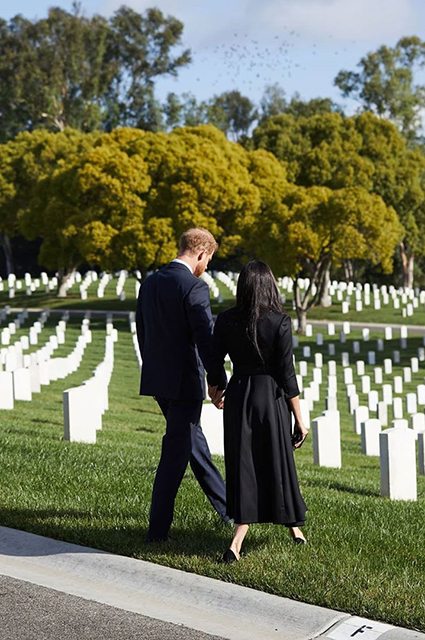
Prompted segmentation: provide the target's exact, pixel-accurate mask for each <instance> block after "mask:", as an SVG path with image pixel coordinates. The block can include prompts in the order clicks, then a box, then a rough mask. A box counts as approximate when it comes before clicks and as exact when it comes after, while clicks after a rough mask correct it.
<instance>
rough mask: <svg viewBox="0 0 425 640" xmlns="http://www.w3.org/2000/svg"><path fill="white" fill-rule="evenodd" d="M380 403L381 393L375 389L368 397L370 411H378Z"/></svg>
mask: <svg viewBox="0 0 425 640" xmlns="http://www.w3.org/2000/svg"><path fill="white" fill-rule="evenodd" d="M378 403H379V393H378V392H377V391H376V390H375V389H374V390H372V391H369V393H368V395H367V406H368V407H369V411H377V410H378Z"/></svg>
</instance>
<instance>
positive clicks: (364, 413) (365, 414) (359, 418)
mask: <svg viewBox="0 0 425 640" xmlns="http://www.w3.org/2000/svg"><path fill="white" fill-rule="evenodd" d="M353 414H354V432H355V433H357V434H359V435H360V433H361V428H360V425H361V423H362V422H365V421H366V420H369V409H368V407H365V406H360V407H357V409H354V412H353Z"/></svg>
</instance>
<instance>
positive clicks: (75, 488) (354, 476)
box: [0, 316, 425, 631]
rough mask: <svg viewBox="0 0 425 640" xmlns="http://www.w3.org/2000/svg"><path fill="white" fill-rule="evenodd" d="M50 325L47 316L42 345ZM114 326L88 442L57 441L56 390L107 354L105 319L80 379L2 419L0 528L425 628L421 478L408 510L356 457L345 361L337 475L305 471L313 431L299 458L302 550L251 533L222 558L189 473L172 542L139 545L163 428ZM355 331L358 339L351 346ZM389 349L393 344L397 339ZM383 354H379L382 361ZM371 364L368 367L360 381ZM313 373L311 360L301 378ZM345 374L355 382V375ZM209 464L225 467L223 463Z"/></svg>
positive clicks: (223, 539) (74, 331) (275, 532)
mask: <svg viewBox="0 0 425 640" xmlns="http://www.w3.org/2000/svg"><path fill="white" fill-rule="evenodd" d="M33 320H34V317H33V316H31V319H30V321H27V323H26V325H25V327H23V328H22V329H21V332H22V331H28V327H29V325H30V322H33ZM56 321H57V320H55V321H53V320H51V319H49V321H48V323H47V325H46V327H45V329H44V332H43V334H42V336H43V340H45V339H48V336H49V333H51V332H52V331H53V326H54V324H55V323H56ZM114 325H115V326H116V327H117V328H118V330H119V341H118V343H116V345H115V368H114V373H113V376H112V380H111V384H110V387H109V397H110V410H109V411H108V412H107V413H106V414H105V416H104V419H103V429H102V431H100V432H98V441H97V444H96V445H84V444H76V443H72V444H71V443H68V442H64V441H63V439H62V436H63V418H62V391H63V389H66V388H69V387H71V386H75V385H77V384H79V383H81V382H82V381H83V380H84V379H86V378H88V377H89V376H90V375H91V372H92V370H93V369H94V367H95V366H96V365H97V364H98V363H99V362H100V361H101V360H102V358H103V353H104V337H105V323H104V320H102V321H100V320H94V321H92V322H91V329H92V333H93V342H92V343H91V344H89V345H88V346H87V349H86V351H85V354H84V357H83V360H82V364H81V367H80V369H79V370H78V371H77V372H76V373H74V374H72V375H70V376H69V377H68V378H67V379H65V380H62V381H57V382H53V383H52V384H51V385H50V386H49V387H44V388H43V389H42V392H41V394H37V395H35V396H34V399H33V401H32V402H17V403H16V405H15V410H14V411H2V412H0V522H1V524H2V525H5V526H10V527H14V528H17V529H23V530H26V531H31V532H34V533H38V534H41V535H46V536H49V537H52V538H57V539H61V540H66V541H69V542H74V543H78V544H83V545H87V546H91V547H95V548H98V549H103V550H106V551H110V552H114V553H119V554H123V555H128V556H132V557H136V558H142V559H145V560H149V561H152V562H156V563H160V564H164V565H168V566H171V567H176V568H178V569H183V570H185V571H191V572H194V573H199V574H202V575H206V576H210V577H213V578H218V579H220V580H225V581H228V582H234V583H237V584H241V585H245V586H248V587H253V588H256V589H261V590H264V591H267V592H269V593H274V594H277V595H280V596H287V597H289V598H293V599H297V600H301V601H304V602H310V603H314V604H317V605H322V606H325V607H332V608H335V609H340V610H343V611H347V612H350V613H355V614H358V615H361V616H366V617H370V618H374V619H378V620H382V621H386V622H389V623H393V624H399V625H404V626H408V627H411V628H416V629H420V630H422V631H425V589H424V575H425V573H424V570H425V566H424V564H425V562H424V548H425V527H424V522H425V478H424V477H418V494H419V499H418V501H417V502H415V503H409V502H392V501H390V500H388V499H384V498H381V497H380V472H379V459H378V458H370V457H368V458H367V457H365V456H363V455H362V454H361V447H360V436H357V435H356V434H355V433H354V431H353V421H352V417H351V416H350V415H349V414H348V409H347V400H346V397H345V387H344V384H343V378H342V367H338V402H339V408H340V411H341V423H342V462H343V467H342V469H341V470H335V469H324V468H319V467H317V466H314V465H313V462H312V458H313V455H312V441H311V437H310V438H308V439H307V441H306V443H305V445H304V446H303V447H302V448H301V449H300V450H299V451H297V452H296V454H295V455H296V461H297V468H298V473H299V480H300V485H301V489H302V493H303V495H304V498H305V500H306V502H307V505H308V507H309V511H308V514H307V515H308V521H307V525H306V527H305V534H306V537H307V538H308V540H309V544H308V545H307V546H306V547H295V546H294V545H293V544H292V542H291V540H290V537H289V534H288V532H287V531H286V529H285V528H283V527H279V526H273V525H254V526H252V527H251V528H250V531H249V533H248V536H247V540H246V544H245V546H244V556H243V558H242V560H241V562H239V563H238V564H236V565H231V566H226V565H223V564H220V563H219V559H220V557H221V554H222V553H223V551H224V550H225V549H226V547H227V545H228V542H229V538H230V535H231V530H230V528H228V527H224V526H223V525H222V524H221V522H220V521H219V520H218V517H217V516H216V515H215V513H214V512H213V511H212V509H211V507H210V505H209V503H208V502H207V500H206V498H205V496H204V495H203V493H202V491H201V490H200V488H199V486H198V484H197V483H196V481H195V479H194V477H193V475H192V473H191V471H190V470H189V471H188V472H187V473H186V475H185V478H184V480H183V483H182V486H181V489H180V491H179V494H178V498H177V502H176V509H175V519H174V526H173V535H174V536H175V537H176V538H177V542H176V543H173V544H172V545H168V546H160V545H154V546H148V545H146V544H145V542H144V537H145V534H146V530H147V524H148V512H149V504H150V494H151V489H152V483H153V479H154V474H155V470H156V465H157V462H158V458H159V453H160V445H161V438H162V434H163V430H164V421H163V418H162V416H161V415H160V412H159V410H158V407H157V405H156V403H155V402H154V400H153V399H151V398H140V397H139V396H138V386H139V372H138V368H137V364H136V358H135V355H134V352H133V347H132V341H131V334H130V333H129V328H128V321H127V320H124V319H119V320H116V321H114ZM79 328H80V320H78V321H77V320H73V319H71V320H70V322H69V324H68V330H67V334H66V344H65V345H63V346H60V347H59V349H58V350H57V352H56V353H55V355H57V356H61V355H66V354H67V353H69V352H70V351H71V350H72V348H73V346H74V343H75V340H76V339H77V336H78V333H79ZM359 335H360V334H359V333H353V335H352V336H350V340H351V339H358V337H359ZM377 336H378V337H381V336H382V332H379V333H375V334H373V335H372V336H371V341H370V342H369V343H362V353H363V354H364V353H366V351H367V350H370V349H371V348H372V345H374V340H375V338H376V337H377ZM18 337H19V334H18ZM301 342H302V344H305V343H308V340H307V339H305V338H304V339H302V341H301ZM309 343H310V344H312V342H311V339H310V342H309ZM335 344H337V341H336V340H335ZM420 344H422V338H419V337H418V338H411V339H409V348H408V349H407V350H405V351H403V352H402V358H403V362H402V365H403V364H406V365H407V364H409V362H410V360H409V358H410V357H411V356H412V355H416V349H417V346H419V345H420ZM392 348H398V340H394V345H392V346H391V349H392ZM312 350H313V352H314V347H313V349H312ZM343 350H346V351H349V352H350V353H351V352H352V349H351V343H350V342H348V343H347V344H346V345H339V344H337V355H336V357H335V359H336V360H337V362H338V363H340V353H341V351H343ZM300 353H301V348H299V349H296V355H297V359H301V356H300ZM385 355H387V354H385ZM357 357H359V356H357ZM383 357H384V354H380V353H377V358H378V364H379V363H380V361H381V360H382V359H383ZM324 359H325V361H327V360H329V359H330V358H329V356H325V358H324ZM312 360H313V359H312V358H311V359H310V362H312ZM353 368H354V367H353ZM372 369H373V367H366V373H370V372H371V370H372ZM311 372H312V365H310V366H309V376H311ZM324 374H325V376H326V375H327V370H326V367H325V369H324ZM423 375H424V363H421V373H420V374H416V375H415V377H414V382H413V383H412V384H411V385H409V387H412V388H413V387H414V386H415V385H416V384H418V383H419V382H422V381H423ZM354 378H355V380H356V381H357V376H356V374H355V368H354ZM308 379H310V378H308ZM308 379H307V380H308ZM372 388H374V385H373V383H372ZM405 390H406V391H407V390H408V386H407V385H406V389H405ZM323 409H324V401H323V403H322V402H321V403H316V406H315V411H314V413H313V416H314V415H320V413H321V411H322V410H323ZM216 462H217V464H218V466H219V468H220V469H221V471H222V472H223V471H224V465H223V461H222V459H220V458H217V459H216Z"/></svg>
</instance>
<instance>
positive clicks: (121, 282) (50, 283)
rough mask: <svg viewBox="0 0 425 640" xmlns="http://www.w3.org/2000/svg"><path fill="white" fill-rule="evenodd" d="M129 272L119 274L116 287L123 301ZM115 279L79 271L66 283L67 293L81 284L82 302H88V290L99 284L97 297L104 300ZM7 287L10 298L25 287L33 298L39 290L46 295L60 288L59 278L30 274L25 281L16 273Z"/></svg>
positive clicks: (2, 283) (2, 286)
mask: <svg viewBox="0 0 425 640" xmlns="http://www.w3.org/2000/svg"><path fill="white" fill-rule="evenodd" d="M127 277H128V272H127V271H125V270H121V271H119V273H118V278H117V283H116V286H115V293H116V295H117V296H118V298H119V299H120V300H121V301H124V300H125V291H124V286H125V282H126V279H127ZM113 279H114V276H113V275H112V274H111V273H102V274H101V275H100V276H99V275H98V274H97V272H96V271H87V273H86V274H85V275H84V276H83V275H82V274H81V273H80V272H79V271H76V272H75V273H73V274H71V275H70V277H69V278H68V279H67V281H66V283H65V291H66V292H68V291H69V290H70V289H71V288H72V287H73V286H74V285H75V284H79V290H80V297H81V299H82V300H87V296H88V293H87V291H88V288H89V287H90V286H91V285H92V284H93V283H97V289H96V295H97V297H98V298H103V297H104V295H105V288H106V286H107V285H108V284H109V283H110V282H111V280H113ZM7 285H8V290H9V298H10V299H12V298H14V297H15V293H16V291H19V290H23V289H24V287H25V293H26V295H27V296H31V295H32V294H33V293H35V292H36V291H37V290H38V289H44V291H45V292H46V293H50V292H52V291H55V290H56V289H57V287H58V278H57V276H54V277H53V278H49V277H48V275H47V273H45V272H42V273H41V274H40V277H39V278H32V276H31V274H30V273H25V275H24V279H23V281H22V280H18V279H17V277H16V275H15V274H14V273H11V274H10V275H9V276H8V278H7ZM1 291H4V282H3V280H2V278H1V277H0V292H1Z"/></svg>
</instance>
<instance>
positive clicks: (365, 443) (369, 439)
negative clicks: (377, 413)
mask: <svg viewBox="0 0 425 640" xmlns="http://www.w3.org/2000/svg"><path fill="white" fill-rule="evenodd" d="M381 430H382V425H381V422H380V421H379V420H377V419H376V418H370V419H369V420H365V421H364V422H362V423H361V440H362V453H364V454H365V455H366V456H379V434H380V433H381Z"/></svg>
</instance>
